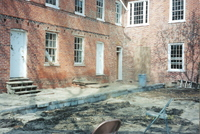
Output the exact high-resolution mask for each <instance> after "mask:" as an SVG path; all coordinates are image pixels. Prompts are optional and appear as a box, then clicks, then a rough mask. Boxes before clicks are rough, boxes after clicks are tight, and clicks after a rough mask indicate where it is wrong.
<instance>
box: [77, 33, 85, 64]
mask: <svg viewBox="0 0 200 134" xmlns="http://www.w3.org/2000/svg"><path fill="white" fill-rule="evenodd" d="M76 38H79V39H82V43H81V45H82V49H81V50H80V49H75V46H76V45H78V44H76ZM78 43H79V42H78ZM75 51H81V61H78V62H77V61H76V59H75V58H76V57H75V56H77V55H76V52H75ZM74 66H85V64H84V38H83V37H80V36H75V37H74Z"/></svg>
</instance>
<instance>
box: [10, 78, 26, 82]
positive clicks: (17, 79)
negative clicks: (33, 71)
mask: <svg viewBox="0 0 200 134" xmlns="http://www.w3.org/2000/svg"><path fill="white" fill-rule="evenodd" d="M28 80H29V78H11V79H9V81H10V82H12V81H28Z"/></svg>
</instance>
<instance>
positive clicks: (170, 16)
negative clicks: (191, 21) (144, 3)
mask: <svg viewBox="0 0 200 134" xmlns="http://www.w3.org/2000/svg"><path fill="white" fill-rule="evenodd" d="M172 1H173V0H170V6H169V22H168V23H182V22H186V20H185V16H186V0H183V2H184V5H183V6H184V7H183V10H184V15H183V20H172Z"/></svg>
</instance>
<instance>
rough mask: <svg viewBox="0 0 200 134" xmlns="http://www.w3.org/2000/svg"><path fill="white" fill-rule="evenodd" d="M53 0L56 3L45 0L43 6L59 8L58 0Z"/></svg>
mask: <svg viewBox="0 0 200 134" xmlns="http://www.w3.org/2000/svg"><path fill="white" fill-rule="evenodd" d="M55 1H56V5H54V4H51V3H47V2H46V0H45V6H48V7H52V8H56V9H60V8H59V0H55Z"/></svg>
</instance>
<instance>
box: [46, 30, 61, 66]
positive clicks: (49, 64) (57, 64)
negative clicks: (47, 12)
mask: <svg viewBox="0 0 200 134" xmlns="http://www.w3.org/2000/svg"><path fill="white" fill-rule="evenodd" d="M47 33H49V34H56V52H55V53H56V54H55V61H54V62H53V61H52V58H51V61H48V62H45V63H44V65H45V66H59V63H58V53H59V52H58V50H59V49H58V47H59V46H58V33H56V32H51V31H46V32H45V57H46V34H47ZM48 60H49V59H48Z"/></svg>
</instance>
